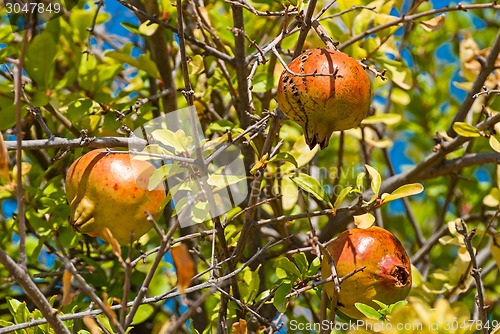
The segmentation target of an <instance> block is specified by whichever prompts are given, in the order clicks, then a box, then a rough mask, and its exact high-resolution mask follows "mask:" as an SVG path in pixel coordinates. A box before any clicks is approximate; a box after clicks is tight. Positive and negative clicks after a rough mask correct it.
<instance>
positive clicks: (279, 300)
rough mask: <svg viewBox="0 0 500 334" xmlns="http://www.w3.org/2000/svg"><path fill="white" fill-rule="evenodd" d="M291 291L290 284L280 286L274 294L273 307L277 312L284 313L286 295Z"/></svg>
mask: <svg viewBox="0 0 500 334" xmlns="http://www.w3.org/2000/svg"><path fill="white" fill-rule="evenodd" d="M291 290H292V285H291V284H290V283H283V284H281V285H280V286H279V287H278V289H276V292H275V293H274V298H273V305H274V307H276V309H277V310H278V312H285V311H286V295H288V294H289V293H290V291H291Z"/></svg>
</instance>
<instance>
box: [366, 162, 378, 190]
mask: <svg viewBox="0 0 500 334" xmlns="http://www.w3.org/2000/svg"><path fill="white" fill-rule="evenodd" d="M365 167H366V170H367V171H368V174H370V178H371V188H372V190H373V192H374V193H375V196H376V197H378V192H379V191H380V185H381V183H382V178H381V177H380V174H379V172H378V171H377V170H376V169H375V168H373V167H372V166H370V165H365Z"/></svg>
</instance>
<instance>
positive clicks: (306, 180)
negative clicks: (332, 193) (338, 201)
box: [291, 173, 331, 206]
mask: <svg viewBox="0 0 500 334" xmlns="http://www.w3.org/2000/svg"><path fill="white" fill-rule="evenodd" d="M291 179H292V181H293V182H295V184H296V185H298V186H299V187H300V188H301V189H303V190H304V191H306V192H308V193H309V194H311V195H313V196H314V197H316V198H317V199H318V200H320V201H325V202H327V203H329V204H330V206H331V203H330V199H329V198H328V196H326V193H325V190H324V189H323V187H322V186H321V184H320V183H319V181H318V180H316V179H315V178H313V177H312V176H310V175H307V174H304V173H299V175H297V176H293V177H291Z"/></svg>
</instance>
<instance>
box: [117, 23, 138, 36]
mask: <svg viewBox="0 0 500 334" xmlns="http://www.w3.org/2000/svg"><path fill="white" fill-rule="evenodd" d="M120 25H121V26H122V27H124V28H125V29H127V30H128V31H130V32H132V33H134V34H140V31H139V27H138V26H137V25H135V24H132V23H130V22H120Z"/></svg>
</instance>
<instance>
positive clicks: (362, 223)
mask: <svg viewBox="0 0 500 334" xmlns="http://www.w3.org/2000/svg"><path fill="white" fill-rule="evenodd" d="M374 222H375V217H373V215H372V214H371V213H365V214H363V215H359V216H354V225H356V226H357V227H358V228H362V229H366V228H369V227H370V226H372V225H373V223H374Z"/></svg>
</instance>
